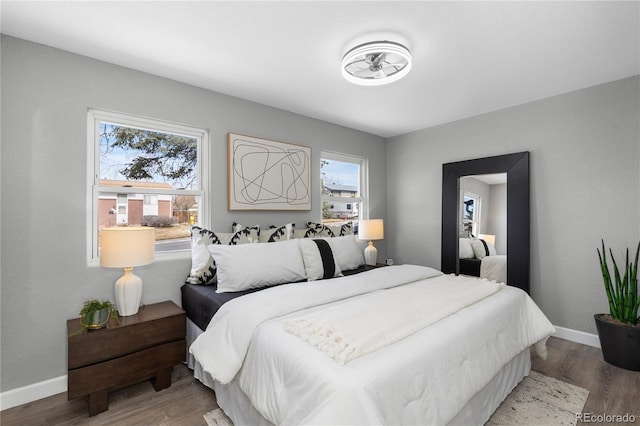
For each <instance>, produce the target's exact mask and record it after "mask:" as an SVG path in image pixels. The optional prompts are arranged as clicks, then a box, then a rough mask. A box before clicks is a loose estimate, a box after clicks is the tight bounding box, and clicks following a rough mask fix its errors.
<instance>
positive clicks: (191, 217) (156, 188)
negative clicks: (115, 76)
mask: <svg viewBox="0 0 640 426" xmlns="http://www.w3.org/2000/svg"><path fill="white" fill-rule="evenodd" d="M208 138H209V136H208V132H207V131H206V130H203V129H198V128H194V127H190V126H184V125H180V124H174V123H168V122H165V121H160V120H152V119H148V118H141V117H136V116H131V115H126V114H120V113H113V112H107V111H99V110H90V111H89V114H88V144H89V150H88V152H89V158H88V159H89V164H88V175H89V182H90V185H89V189H88V200H89V201H88V202H89V205H90V211H91V214H90V217H88V218H87V226H88V228H89V232H88V235H89V241H88V243H87V252H88V257H89V261H90V262H92V261H97V259H98V256H99V241H100V231H101V230H102V229H104V228H107V227H112V226H130V225H136V226H140V225H142V226H153V227H155V228H156V253H158V252H176V251H182V250H189V249H190V248H191V244H190V238H189V236H190V227H191V225H194V224H199V225H203V226H206V225H207V224H205V223H202V218H206V217H208V215H207V214H206V212H204V206H206V205H207V203H206V198H207V188H206V184H207V182H208V181H209V180H208V167H207V162H206V159H207V158H208V155H207V153H206V150H207V147H208Z"/></svg>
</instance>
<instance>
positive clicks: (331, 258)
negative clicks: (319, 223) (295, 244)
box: [300, 238, 342, 281]
mask: <svg viewBox="0 0 640 426" xmlns="http://www.w3.org/2000/svg"><path fill="white" fill-rule="evenodd" d="M300 251H301V252H302V260H303V262H304V271H305V274H306V276H307V280H309V281H315V280H323V279H326V278H333V277H339V276H340V275H342V270H341V269H340V265H339V264H338V261H337V259H336V257H335V255H334V254H333V250H331V246H330V245H329V243H328V242H327V241H326V240H322V239H311V238H306V239H301V240H300Z"/></svg>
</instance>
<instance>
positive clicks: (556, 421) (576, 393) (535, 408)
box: [485, 371, 589, 426]
mask: <svg viewBox="0 0 640 426" xmlns="http://www.w3.org/2000/svg"><path fill="white" fill-rule="evenodd" d="M588 396H589V391H588V390H586V389H583V388H581V387H578V386H574V385H571V384H569V383H565V382H562V381H560V380H557V379H554V378H552V377H547V376H544V375H542V374H540V373H536V372H535V371H532V372H531V373H530V374H529V376H527V377H525V378H524V379H523V380H522V381H521V382H520V383H519V384H518V386H516V388H515V389H514V390H513V392H511V393H510V394H509V396H507V399H505V400H504V401H503V402H502V404H500V406H499V407H498V409H497V410H496V411H495V413H493V415H492V416H491V418H490V419H489V421H488V422H487V423H486V424H485V426H487V425H488V426H493V425H539V426H544V425H572V426H573V425H575V424H576V422H577V418H576V413H581V412H582V408H583V407H584V404H585V402H587V397H588Z"/></svg>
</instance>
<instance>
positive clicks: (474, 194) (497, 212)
mask: <svg viewBox="0 0 640 426" xmlns="http://www.w3.org/2000/svg"><path fill="white" fill-rule="evenodd" d="M459 185H460V200H459V201H458V231H459V232H460V236H461V237H469V236H473V237H477V238H482V237H483V236H485V237H486V238H484V239H485V241H487V242H490V243H491V244H492V245H493V246H494V247H495V249H496V253H497V254H507V174H506V173H494V174H490V175H473V176H463V177H461V178H460V183H459ZM492 237H493V238H492Z"/></svg>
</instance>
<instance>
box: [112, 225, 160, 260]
mask: <svg viewBox="0 0 640 426" xmlns="http://www.w3.org/2000/svg"><path fill="white" fill-rule="evenodd" d="M155 242H156V230H155V228H150V227H148V226H114V227H113V228H105V229H103V230H101V231H100V266H103V267H106V268H127V267H134V266H141V265H148V264H149V263H152V262H153V253H154V246H155Z"/></svg>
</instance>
